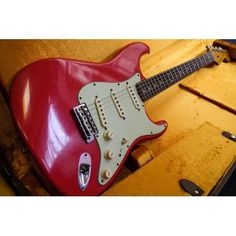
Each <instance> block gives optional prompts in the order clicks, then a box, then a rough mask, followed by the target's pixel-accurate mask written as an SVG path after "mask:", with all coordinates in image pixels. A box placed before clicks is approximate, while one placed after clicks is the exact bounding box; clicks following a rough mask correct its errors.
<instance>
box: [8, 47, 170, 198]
mask: <svg viewBox="0 0 236 236" xmlns="http://www.w3.org/2000/svg"><path fill="white" fill-rule="evenodd" d="M147 52H149V48H148V46H147V45H145V44H143V43H133V44H130V45H128V46H127V47H125V48H124V49H123V50H122V51H121V52H120V53H119V54H118V55H117V56H116V57H115V58H114V59H113V60H111V61H109V62H106V63H101V64H99V63H90V62H83V61H77V60H67V59H43V60H40V61H37V62H34V63H32V64H30V65H28V66H26V67H25V68H23V69H22V70H21V71H20V72H19V73H18V74H17V76H16V78H15V80H14V82H13V84H12V87H11V91H10V105H11V111H12V114H13V117H14V119H15V122H16V124H17V126H18V128H19V131H20V133H21V135H22V136H23V138H24V141H25V142H26V144H27V146H28V148H29V150H30V151H31V153H32V156H33V159H34V162H35V164H36V165H37V167H38V170H39V171H40V173H41V175H42V176H43V177H44V179H45V180H46V181H47V182H48V183H49V184H50V185H51V186H52V187H53V189H55V190H56V191H57V193H58V194H63V195H99V194H101V193H102V192H104V191H105V189H107V187H108V186H109V185H110V184H111V183H112V182H113V180H114V178H115V177H116V176H117V174H118V173H119V171H120V169H121V168H122V166H123V164H124V162H125V160H126V158H127V156H128V154H129V153H130V151H131V149H132V147H133V146H134V145H136V144H137V143H139V142H141V141H143V140H146V139H150V138H156V137H158V136H160V135H161V134H163V133H164V131H165V130H166V127H167V124H166V122H165V121H159V122H155V125H159V126H163V127H165V128H163V129H162V130H161V132H158V133H153V134H145V135H142V136H140V137H137V138H136V139H135V140H133V141H132V143H131V144H130V145H129V147H128V149H127V151H126V152H125V155H124V156H123V158H122V160H121V162H120V163H118V164H119V166H118V167H117V169H116V170H115V171H114V173H113V174H112V176H111V177H110V176H109V174H108V178H109V177H110V178H109V179H108V180H107V181H106V183H105V184H101V183H100V182H99V181H98V176H99V175H100V170H99V166H100V163H101V158H102V156H103V155H101V147H100V146H99V143H98V141H97V139H96V138H95V139H94V140H93V141H91V142H90V143H88V142H86V141H85V140H84V138H83V137H82V136H81V132H80V131H79V129H78V125H77V124H76V122H75V119H74V117H73V115H72V112H71V110H72V108H74V107H76V106H78V105H79V104H80V102H79V100H78V94H79V91H80V90H81V89H82V88H83V87H84V86H86V85H87V84H91V83H93V82H107V83H118V82H120V83H122V82H124V81H126V80H128V79H129V78H131V77H132V76H133V75H134V74H136V73H139V74H140V77H141V79H144V78H143V75H142V73H141V71H140V67H139V59H140V57H141V55H143V54H144V53H147ZM91 96H93V94H92V92H91ZM133 122H135V120H134V121H133ZM127 132H128V131H127ZM83 153H89V156H90V162H91V163H90V165H91V166H90V167H91V169H90V170H89V171H90V173H89V181H88V183H87V185H86V188H84V189H83V188H81V186H80V184H79V183H78V163H79V161H80V157H81V155H82V154H83ZM85 155H87V154H85ZM118 164H117V165H118Z"/></svg>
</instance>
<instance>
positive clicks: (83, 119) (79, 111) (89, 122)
mask: <svg viewBox="0 0 236 236" xmlns="http://www.w3.org/2000/svg"><path fill="white" fill-rule="evenodd" d="M73 112H74V115H75V118H76V120H77V122H78V125H79V127H80V129H81V131H82V133H83V135H84V138H85V141H86V142H87V143H90V142H92V141H93V140H94V136H95V135H96V134H97V133H98V129H97V127H96V125H95V122H94V120H93V117H92V116H91V114H90V112H89V109H88V107H87V105H86V104H85V103H81V104H80V105H79V106H77V107H74V108H73Z"/></svg>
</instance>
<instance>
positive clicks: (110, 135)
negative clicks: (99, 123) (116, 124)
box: [103, 130, 114, 141]
mask: <svg viewBox="0 0 236 236" xmlns="http://www.w3.org/2000/svg"><path fill="white" fill-rule="evenodd" d="M103 137H104V139H105V140H106V141H110V140H112V139H113V138H114V133H113V132H112V131H109V130H108V131H105V132H104V133H103Z"/></svg>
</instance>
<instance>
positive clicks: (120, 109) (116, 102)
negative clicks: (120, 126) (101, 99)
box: [110, 90, 125, 119]
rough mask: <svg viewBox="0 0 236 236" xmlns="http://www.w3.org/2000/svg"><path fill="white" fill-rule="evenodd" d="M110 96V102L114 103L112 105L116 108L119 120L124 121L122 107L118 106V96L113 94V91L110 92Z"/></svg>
mask: <svg viewBox="0 0 236 236" xmlns="http://www.w3.org/2000/svg"><path fill="white" fill-rule="evenodd" d="M110 95H111V98H112V101H113V103H114V105H115V107H116V110H117V112H118V114H119V116H120V117H121V118H123V119H125V113H124V110H123V108H122V106H121V104H120V101H119V98H118V96H117V95H116V94H115V92H114V91H113V90H111V94H110Z"/></svg>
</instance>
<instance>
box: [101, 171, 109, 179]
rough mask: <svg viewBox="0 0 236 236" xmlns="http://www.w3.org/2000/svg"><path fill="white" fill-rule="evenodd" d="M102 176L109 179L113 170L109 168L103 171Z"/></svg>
mask: <svg viewBox="0 0 236 236" xmlns="http://www.w3.org/2000/svg"><path fill="white" fill-rule="evenodd" d="M102 177H103V178H104V179H109V178H110V177H111V172H110V171H109V170H108V169H105V170H103V171H102Z"/></svg>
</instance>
